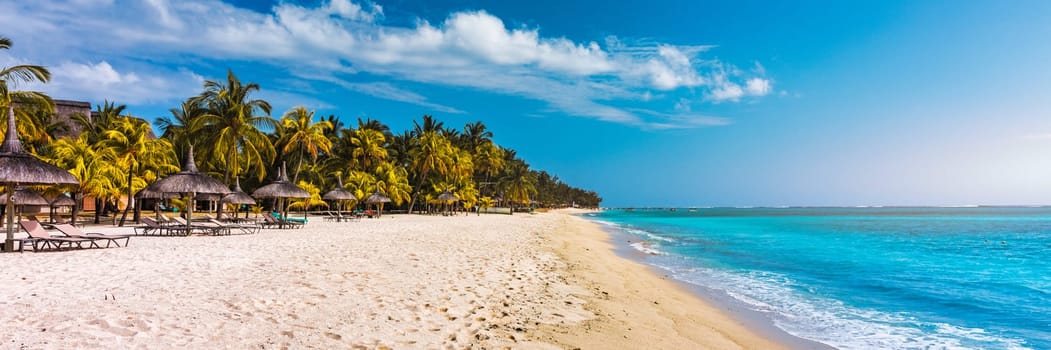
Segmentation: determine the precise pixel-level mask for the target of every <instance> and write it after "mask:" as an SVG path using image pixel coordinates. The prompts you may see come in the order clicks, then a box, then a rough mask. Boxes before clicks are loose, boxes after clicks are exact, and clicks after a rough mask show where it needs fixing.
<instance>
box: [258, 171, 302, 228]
mask: <svg viewBox="0 0 1051 350" xmlns="http://www.w3.org/2000/svg"><path fill="white" fill-rule="evenodd" d="M252 197H256V198H274V199H275V200H279V199H280V200H284V199H285V198H310V192H307V191H306V190H304V189H302V188H299V186H296V185H295V184H293V183H292V182H291V181H288V176H287V175H285V162H281V169H278V170H277V180H274V182H271V183H269V184H267V185H266V186H263V187H260V188H258V189H256V190H255V191H254V192H252ZM281 204H282V205H281V206H280V207H281V208H280V209H284V210H283V211H282V218H286V217H288V209H287V208H286V207H285V206H284V203H281ZM280 209H279V210H280Z"/></svg>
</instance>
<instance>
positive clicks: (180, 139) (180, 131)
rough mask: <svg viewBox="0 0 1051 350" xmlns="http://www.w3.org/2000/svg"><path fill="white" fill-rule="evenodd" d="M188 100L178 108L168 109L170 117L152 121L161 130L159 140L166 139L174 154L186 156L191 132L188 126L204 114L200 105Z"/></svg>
mask: <svg viewBox="0 0 1051 350" xmlns="http://www.w3.org/2000/svg"><path fill="white" fill-rule="evenodd" d="M196 102H197V101H194V99H192V98H190V99H187V100H186V101H183V102H182V104H181V106H180V108H172V109H169V110H168V112H169V113H171V116H170V117H157V119H155V120H154V121H153V123H154V125H157V128H160V129H161V132H162V134H161V138H164V139H168V141H171V143H172V145H174V146H175V154H186V151H187V150H188V147H189V145H190V138H191V137H192V136H193V130H191V129H190V125H192V124H193V121H194V120H195V119H197V117H200V116H201V115H202V114H204V113H205V110H204V109H202V108H201V104H200V103H196Z"/></svg>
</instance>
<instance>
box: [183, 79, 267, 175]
mask: <svg viewBox="0 0 1051 350" xmlns="http://www.w3.org/2000/svg"><path fill="white" fill-rule="evenodd" d="M256 91H259V84H256V83H248V84H242V83H241V80H240V79H238V78H237V76H235V75H234V72H233V71H232V70H231V71H228V72H227V76H226V82H225V84H224V83H223V82H219V81H213V80H208V81H205V82H204V92H202V93H201V95H199V96H197V97H195V98H194V102H198V103H201V104H202V106H203V107H204V108H205V110H206V112H205V113H204V114H202V115H200V116H199V117H198V118H197V119H195V120H194V121H193V123H191V125H190V128H191V129H193V130H199V131H200V135H201V141H203V142H204V144H207V145H210V146H211V147H208V148H206V149H208V150H210V153H211V157H210V158H211V159H212V160H213V161H215V162H217V163H218V164H223V165H231V164H232V165H234V166H225V169H223V181H224V182H225V183H226V184H230V183H231V179H232V177H234V176H238V175H239V171H240V170H241V169H240V167H239V165H240V164H241V162H240V161H239V159H240V158H242V157H243V158H245V163H247V164H249V165H250V167H255V168H256V169H259V171H258V174H259V175H258V180H260V181H262V180H263V179H264V178H266V171H265V169H266V166H267V164H269V162H270V161H271V160H273V159H274V158H275V156H276V153H277V152H276V151H275V150H274V145H273V143H271V142H270V138H268V137H267V135H266V133H264V132H263V131H262V130H260V128H271V129H274V128H276V125H277V122H276V121H275V120H274V119H273V118H270V116H269V115H270V103H268V102H266V101H264V100H250V99H249V95H251V93H253V92H256ZM257 111H260V112H263V113H265V114H264V115H256V112H257ZM246 170H247V169H246Z"/></svg>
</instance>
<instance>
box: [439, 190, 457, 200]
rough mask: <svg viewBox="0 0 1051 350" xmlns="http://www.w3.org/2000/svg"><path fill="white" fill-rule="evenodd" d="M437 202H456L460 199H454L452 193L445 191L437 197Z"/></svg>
mask: <svg viewBox="0 0 1051 350" xmlns="http://www.w3.org/2000/svg"><path fill="white" fill-rule="evenodd" d="M438 200H440V201H443V202H456V201H459V200H460V198H459V197H456V195H455V194H452V192H449V191H445V192H442V194H439V195H438Z"/></svg>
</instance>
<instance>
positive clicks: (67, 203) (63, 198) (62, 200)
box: [49, 194, 77, 208]
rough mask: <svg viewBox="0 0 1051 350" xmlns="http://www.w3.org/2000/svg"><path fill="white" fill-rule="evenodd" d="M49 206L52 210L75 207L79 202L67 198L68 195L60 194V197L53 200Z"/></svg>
mask: <svg viewBox="0 0 1051 350" xmlns="http://www.w3.org/2000/svg"><path fill="white" fill-rule="evenodd" d="M49 205H50V206H51V207H52V208H54V207H72V206H74V205H77V201H75V200H73V198H69V196H67V195H64V194H60V195H58V196H56V197H55V199H52V200H51V203H50V204H49Z"/></svg>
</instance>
